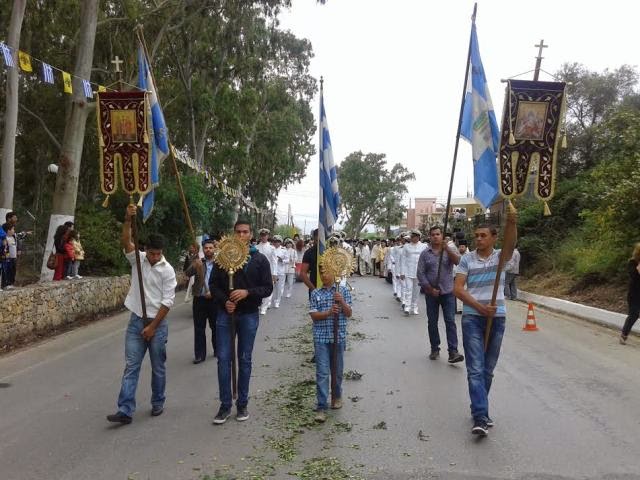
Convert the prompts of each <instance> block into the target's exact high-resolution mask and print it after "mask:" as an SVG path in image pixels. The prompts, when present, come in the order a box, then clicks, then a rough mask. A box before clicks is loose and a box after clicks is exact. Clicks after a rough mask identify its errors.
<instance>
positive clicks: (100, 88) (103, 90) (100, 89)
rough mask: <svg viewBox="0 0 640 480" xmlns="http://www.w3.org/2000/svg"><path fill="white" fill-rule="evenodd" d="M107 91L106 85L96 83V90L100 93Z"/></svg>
mask: <svg viewBox="0 0 640 480" xmlns="http://www.w3.org/2000/svg"><path fill="white" fill-rule="evenodd" d="M106 91H107V87H103V86H102V85H98V92H100V93H102V92H106Z"/></svg>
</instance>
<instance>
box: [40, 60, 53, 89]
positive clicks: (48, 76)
mask: <svg viewBox="0 0 640 480" xmlns="http://www.w3.org/2000/svg"><path fill="white" fill-rule="evenodd" d="M42 79H43V80H44V81H45V83H51V84H53V83H54V82H53V69H52V68H51V65H49V64H48V63H44V62H42Z"/></svg>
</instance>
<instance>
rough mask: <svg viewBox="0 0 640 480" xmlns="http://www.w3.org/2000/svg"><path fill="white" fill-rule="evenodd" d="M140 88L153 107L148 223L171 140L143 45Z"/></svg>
mask: <svg viewBox="0 0 640 480" xmlns="http://www.w3.org/2000/svg"><path fill="white" fill-rule="evenodd" d="M138 87H140V88H141V89H143V90H145V91H147V92H149V104H150V106H151V123H152V126H153V128H152V129H151V130H152V132H151V139H150V140H151V183H152V184H153V188H154V189H153V190H151V191H150V192H149V193H147V194H146V195H145V196H144V199H143V201H142V220H143V221H145V222H146V221H147V219H148V218H149V216H150V215H151V212H152V211H153V205H154V203H155V187H157V186H158V185H159V184H160V163H161V162H162V160H164V159H165V158H166V157H167V155H169V140H168V137H167V124H166V123H165V121H164V114H163V113H162V108H160V103H159V102H158V94H157V91H156V86H155V84H154V83H153V77H152V76H151V69H150V68H149V62H148V60H147V56H146V55H145V53H144V49H143V48H142V45H140V46H139V47H138Z"/></svg>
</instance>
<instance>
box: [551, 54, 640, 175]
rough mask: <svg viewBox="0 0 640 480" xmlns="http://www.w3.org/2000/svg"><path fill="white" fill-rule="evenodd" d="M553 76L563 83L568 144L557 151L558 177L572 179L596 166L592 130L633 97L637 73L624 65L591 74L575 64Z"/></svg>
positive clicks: (596, 159)
mask: <svg viewBox="0 0 640 480" xmlns="http://www.w3.org/2000/svg"><path fill="white" fill-rule="evenodd" d="M557 76H558V77H559V78H560V79H562V80H563V81H565V82H567V99H568V101H567V137H568V138H569V140H570V141H569V149H568V150H565V151H561V158H560V162H559V164H560V169H561V174H562V176H563V177H572V176H574V175H576V174H578V173H579V172H582V171H586V170H589V169H590V168H592V167H593V166H595V165H596V163H597V162H598V158H597V157H596V156H595V155H594V146H595V145H594V140H595V138H594V135H595V131H596V128H597V127H598V125H599V124H600V123H601V122H602V121H603V120H605V119H606V117H607V115H608V114H609V113H610V112H612V111H614V110H615V109H616V107H617V106H618V105H620V104H621V103H622V102H623V100H624V99H625V98H629V97H630V96H633V95H634V93H635V87H636V85H637V83H638V72H637V71H636V70H635V69H634V68H632V67H630V66H628V65H623V66H621V67H620V68H618V69H616V70H613V71H609V70H604V71H603V72H594V71H591V70H588V69H587V68H586V67H585V66H583V65H581V64H579V63H567V64H564V65H563V67H562V68H561V70H560V71H559V72H558V73H557Z"/></svg>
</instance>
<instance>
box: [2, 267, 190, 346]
mask: <svg viewBox="0 0 640 480" xmlns="http://www.w3.org/2000/svg"><path fill="white" fill-rule="evenodd" d="M177 277H178V288H181V287H183V286H185V285H186V279H185V277H184V275H183V274H182V272H179V273H178V274H177ZM130 282H131V280H130V276H129V275H122V276H119V277H86V278H83V279H80V280H62V281H58V282H42V283H37V284H34V285H28V286H26V287H22V288H16V289H15V290H4V291H3V292H0V349H1V350H4V349H6V348H7V347H11V346H14V345H16V344H17V343H18V342H20V341H21V340H23V339H28V338H30V337H33V336H34V335H39V336H42V335H46V334H48V333H50V332H52V331H55V330H56V329H59V328H65V327H66V328H68V327H69V326H71V325H72V324H74V323H76V322H78V321H79V320H84V321H86V320H94V319H96V318H98V315H99V314H104V313H109V312H114V311H117V310H120V309H122V308H124V299H125V298H126V296H127V292H128V291H129V285H130ZM183 298H184V297H181V296H180V294H177V295H176V301H182V299H183Z"/></svg>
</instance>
